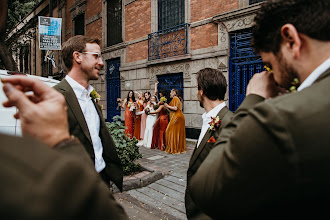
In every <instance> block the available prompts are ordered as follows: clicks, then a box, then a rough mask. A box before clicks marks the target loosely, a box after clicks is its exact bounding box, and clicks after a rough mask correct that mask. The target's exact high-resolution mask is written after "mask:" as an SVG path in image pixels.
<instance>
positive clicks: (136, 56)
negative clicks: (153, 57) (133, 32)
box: [126, 41, 148, 63]
mask: <svg viewBox="0 0 330 220" xmlns="http://www.w3.org/2000/svg"><path fill="white" fill-rule="evenodd" d="M147 58H148V41H142V42H139V43H136V44H132V45H129V46H128V47H127V48H126V63H129V62H133V61H138V60H143V59H147Z"/></svg>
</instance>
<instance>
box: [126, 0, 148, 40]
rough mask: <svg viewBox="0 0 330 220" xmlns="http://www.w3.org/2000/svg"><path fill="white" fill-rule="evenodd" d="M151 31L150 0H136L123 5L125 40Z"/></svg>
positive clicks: (139, 36)
mask: <svg viewBox="0 0 330 220" xmlns="http://www.w3.org/2000/svg"><path fill="white" fill-rule="evenodd" d="M150 32H151V0H137V1H134V2H132V3H131V4H128V5H127V6H126V7H125V41H131V40H134V39H138V38H141V37H144V36H146V35H147V34H149V33H150Z"/></svg>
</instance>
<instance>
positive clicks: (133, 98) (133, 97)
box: [127, 90, 135, 102]
mask: <svg viewBox="0 0 330 220" xmlns="http://www.w3.org/2000/svg"><path fill="white" fill-rule="evenodd" d="M130 92H131V93H132V100H133V102H135V96H134V91H133V90H130V91H128V94H127V102H129V93H130Z"/></svg>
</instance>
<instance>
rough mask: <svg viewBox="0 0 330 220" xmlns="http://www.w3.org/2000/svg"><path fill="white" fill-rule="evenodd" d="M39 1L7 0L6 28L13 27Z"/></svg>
mask: <svg viewBox="0 0 330 220" xmlns="http://www.w3.org/2000/svg"><path fill="white" fill-rule="evenodd" d="M39 2H40V0H9V1H8V18H7V29H8V30H11V29H13V28H14V27H15V25H16V24H17V23H18V22H20V21H21V20H22V19H23V18H24V17H25V16H27V15H28V14H29V13H30V12H31V11H32V10H33V9H34V7H35V6H36V5H37V4H38V3H39Z"/></svg>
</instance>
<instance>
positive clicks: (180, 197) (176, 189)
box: [115, 139, 197, 220]
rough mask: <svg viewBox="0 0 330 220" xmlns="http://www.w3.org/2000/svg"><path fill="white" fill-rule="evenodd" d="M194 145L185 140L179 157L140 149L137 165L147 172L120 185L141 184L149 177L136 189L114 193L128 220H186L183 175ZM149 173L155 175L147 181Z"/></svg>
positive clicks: (189, 140)
mask: <svg viewBox="0 0 330 220" xmlns="http://www.w3.org/2000/svg"><path fill="white" fill-rule="evenodd" d="M196 141H197V140H193V139H187V152H186V153H182V154H168V153H165V152H164V151H160V150H158V149H147V148H145V147H142V146H141V147H140V153H141V154H142V155H143V157H142V158H141V159H139V160H138V161H137V162H138V163H140V164H141V166H142V167H144V168H146V169H147V170H146V171H145V173H144V174H142V173H140V174H138V175H139V176H138V177H125V180H124V182H128V180H129V179H140V180H141V182H144V181H143V180H142V179H145V180H147V179H148V177H149V179H148V180H147V183H146V184H143V186H142V187H140V188H134V189H130V190H128V191H124V192H123V193H115V197H116V199H117V200H118V201H119V202H120V203H121V204H122V205H123V207H124V208H125V210H126V212H127V214H128V215H129V217H130V219H148V220H149V219H150V220H153V219H164V220H165V219H173V220H181V219H187V218H186V214H185V206H184V193H185V189H186V181H187V177H186V174H187V169H188V165H189V160H190V157H191V154H192V152H193V150H194V147H195V144H196ZM152 173H153V174H155V175H153V177H151V178H150V176H151V174H152ZM159 174H162V175H159ZM147 184H149V185H147Z"/></svg>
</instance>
